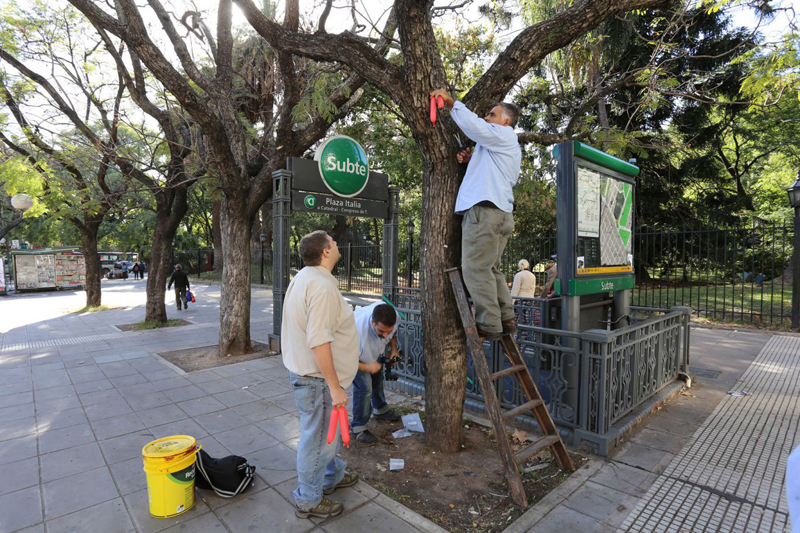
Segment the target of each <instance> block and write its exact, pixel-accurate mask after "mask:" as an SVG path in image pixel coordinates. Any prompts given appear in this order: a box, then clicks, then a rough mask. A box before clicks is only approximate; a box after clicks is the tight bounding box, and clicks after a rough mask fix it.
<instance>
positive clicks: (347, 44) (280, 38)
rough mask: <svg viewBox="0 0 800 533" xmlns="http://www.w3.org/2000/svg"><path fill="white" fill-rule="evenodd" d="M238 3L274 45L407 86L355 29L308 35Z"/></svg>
mask: <svg viewBox="0 0 800 533" xmlns="http://www.w3.org/2000/svg"><path fill="white" fill-rule="evenodd" d="M82 1H86V0H82ZM234 2H235V3H236V4H237V5H238V6H239V7H240V8H241V9H242V11H243V12H244V15H245V17H246V18H247V21H248V22H249V23H250V25H251V26H253V28H254V29H255V30H256V32H258V34H259V35H261V36H262V37H263V38H264V39H265V40H266V41H267V42H268V43H269V44H270V46H272V47H273V48H275V49H277V50H283V51H286V52H291V53H294V54H298V55H302V56H304V57H308V58H310V59H316V60H317V61H331V62H333V61H336V62H339V63H344V64H346V65H348V66H349V67H350V68H352V69H353V70H354V71H356V72H358V73H359V74H361V76H363V77H364V78H365V79H366V80H367V81H368V82H370V83H372V84H373V85H375V86H377V87H379V88H381V90H383V91H385V92H387V93H389V94H396V93H397V92H398V91H399V90H401V88H402V87H403V85H402V84H403V72H402V68H401V67H398V66H397V65H394V64H392V63H390V62H389V61H387V60H386V59H384V57H383V56H382V55H381V54H380V53H379V52H378V51H377V50H375V49H374V48H372V47H371V46H369V45H368V44H367V43H366V42H365V41H364V40H363V39H361V38H359V37H357V36H356V35H354V34H352V33H351V32H348V31H346V32H343V33H340V34H337V35H331V34H322V33H317V34H312V35H307V34H301V33H297V32H293V31H288V30H287V29H286V28H283V27H281V26H280V25H279V24H276V23H275V22H273V21H271V20H269V19H268V18H267V17H265V16H264V14H263V13H261V11H260V10H259V9H258V8H257V7H256V6H255V4H254V3H253V1H252V0H234Z"/></svg>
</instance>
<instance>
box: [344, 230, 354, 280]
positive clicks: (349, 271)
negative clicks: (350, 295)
mask: <svg viewBox="0 0 800 533" xmlns="http://www.w3.org/2000/svg"><path fill="white" fill-rule="evenodd" d="M344 272H345V277H346V278H347V292H350V291H352V290H353V243H352V242H348V243H347V257H346V258H345V262H344Z"/></svg>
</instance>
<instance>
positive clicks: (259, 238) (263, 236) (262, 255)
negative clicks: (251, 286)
mask: <svg viewBox="0 0 800 533" xmlns="http://www.w3.org/2000/svg"><path fill="white" fill-rule="evenodd" d="M266 239H267V236H266V235H264V234H263V233H262V234H261V235H259V236H258V240H259V241H261V284H262V285H263V284H264V241H265V240H266Z"/></svg>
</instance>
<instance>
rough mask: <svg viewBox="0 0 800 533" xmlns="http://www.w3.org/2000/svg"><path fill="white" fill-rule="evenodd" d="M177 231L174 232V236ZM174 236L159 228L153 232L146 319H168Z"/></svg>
mask: <svg viewBox="0 0 800 533" xmlns="http://www.w3.org/2000/svg"><path fill="white" fill-rule="evenodd" d="M174 234H175V232H174V231H173V232H172V235H173V236H174ZM171 243H172V236H170V235H168V233H167V232H166V231H163V230H161V229H160V228H159V225H158V224H156V229H155V231H154V232H153V248H152V252H151V254H150V263H148V265H147V303H146V304H145V314H144V319H145V320H146V321H154V322H161V323H164V322H166V321H167V309H166V304H165V289H166V287H167V278H168V276H169V274H170V271H171V270H172V269H171V265H170V264H169V251H170V244H171Z"/></svg>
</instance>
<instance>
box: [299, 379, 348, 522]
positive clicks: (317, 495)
mask: <svg viewBox="0 0 800 533" xmlns="http://www.w3.org/2000/svg"><path fill="white" fill-rule="evenodd" d="M289 381H290V382H291V384H292V390H294V401H295V404H296V405H297V409H299V410H300V443H299V444H298V446H297V489H295V491H294V492H292V495H293V496H294V501H295V504H296V505H297V507H298V508H299V509H301V510H303V511H307V510H309V509H311V508H312V507H314V506H316V505H318V504H319V502H320V501H321V500H322V490H323V488H324V487H333V486H334V485H336V484H338V483H339V482H340V481H341V480H342V478H343V477H344V474H345V472H344V469H345V467H346V466H347V464H346V463H345V462H344V461H342V460H341V459H339V458H338V457H336V454H337V453H338V452H339V449H340V448H341V446H342V439H341V438H340V437H339V431H338V429H337V432H336V440H334V441H333V443H332V444H331V445H330V446H329V445H328V442H327V433H328V423H329V422H330V419H331V412H332V411H333V404H332V403H331V394H330V391H329V390H328V385H327V383H325V380H324V379H322V378H312V377H307V376H298V375H297V374H293V373H292V372H289Z"/></svg>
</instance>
